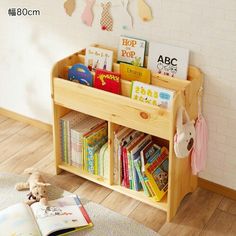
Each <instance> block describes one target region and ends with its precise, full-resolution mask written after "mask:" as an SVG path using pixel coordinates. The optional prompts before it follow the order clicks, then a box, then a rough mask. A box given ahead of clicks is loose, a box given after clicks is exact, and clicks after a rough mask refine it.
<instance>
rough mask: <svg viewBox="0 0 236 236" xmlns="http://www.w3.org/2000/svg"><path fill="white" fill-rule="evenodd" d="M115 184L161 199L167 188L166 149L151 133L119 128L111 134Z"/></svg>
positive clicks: (157, 199)
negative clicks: (113, 134)
mask: <svg viewBox="0 0 236 236" xmlns="http://www.w3.org/2000/svg"><path fill="white" fill-rule="evenodd" d="M114 184H118V185H122V186H124V187H126V188H129V189H132V190H135V191H140V190H143V191H144V194H145V195H146V196H148V197H152V198H153V199H154V200H156V201H160V200H161V199H162V197H163V196H164V195H165V193H166V192H167V189H168V149H167V148H166V147H160V146H159V145H158V144H157V143H156V142H155V141H154V140H153V137H152V136H151V135H147V134H145V133H142V132H139V131H136V130H132V129H130V128H126V127H120V128H119V129H118V130H117V131H116V132H115V137H114Z"/></svg>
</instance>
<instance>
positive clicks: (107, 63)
mask: <svg viewBox="0 0 236 236" xmlns="http://www.w3.org/2000/svg"><path fill="white" fill-rule="evenodd" d="M147 48H149V50H147ZM147 51H148V54H149V55H148V62H147V68H144V61H145V55H146V54H147ZM113 62H117V63H120V71H119V73H118V72H113V71H112V69H113V68H112V67H113ZM188 63H189V50H187V49H184V48H179V47H174V46H170V45H166V44H161V43H155V42H151V43H149V45H148V43H147V41H145V40H141V39H134V38H130V37H125V36H121V37H120V43H119V47H118V56H117V61H115V58H114V52H113V51H112V50H107V49H103V48H98V47H88V48H86V55H85V64H84V65H83V64H80V63H79V64H75V65H73V66H71V67H70V68H69V70H68V78H69V80H71V81H75V82H79V83H81V84H84V85H87V86H92V87H95V88H97V89H102V90H104V91H108V92H112V93H115V94H122V91H121V79H122V80H127V81H130V82H131V83H132V86H131V93H130V97H131V98H132V99H135V100H138V101H141V102H145V103H149V104H151V105H155V106H160V107H163V108H170V106H171V103H172V100H173V97H174V94H175V91H174V90H170V89H166V88H162V87H158V86H154V85H152V75H155V74H162V75H167V76H169V77H176V78H179V79H187V71H188Z"/></svg>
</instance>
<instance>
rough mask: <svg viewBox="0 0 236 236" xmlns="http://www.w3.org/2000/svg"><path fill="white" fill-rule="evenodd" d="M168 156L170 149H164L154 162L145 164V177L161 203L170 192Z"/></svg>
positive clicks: (155, 197)
mask: <svg viewBox="0 0 236 236" xmlns="http://www.w3.org/2000/svg"><path fill="white" fill-rule="evenodd" d="M168 156H169V152H168V149H167V148H166V147H162V148H161V153H160V155H158V157H157V158H156V159H155V160H153V162H151V163H148V162H147V163H146V164H145V175H146V176H147V178H148V181H149V184H150V186H151V189H152V191H153V192H154V194H155V195H154V197H153V198H154V199H155V200H156V201H160V200H161V199H162V197H163V196H164V195H165V193H166V192H167V190H168Z"/></svg>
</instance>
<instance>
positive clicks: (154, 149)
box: [140, 141, 161, 173]
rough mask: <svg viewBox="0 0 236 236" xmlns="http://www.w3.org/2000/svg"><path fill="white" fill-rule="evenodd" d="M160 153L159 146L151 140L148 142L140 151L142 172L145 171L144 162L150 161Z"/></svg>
mask: <svg viewBox="0 0 236 236" xmlns="http://www.w3.org/2000/svg"><path fill="white" fill-rule="evenodd" d="M160 153H161V148H160V147H159V146H158V145H157V144H155V143H154V142H153V141H152V142H149V143H148V144H147V145H146V146H145V147H144V148H143V149H142V150H141V152H140V156H141V163H142V172H143V173H144V172H145V168H144V166H145V164H146V163H147V162H148V163H152V162H153V160H154V159H156V158H157V157H158V156H159V155H160Z"/></svg>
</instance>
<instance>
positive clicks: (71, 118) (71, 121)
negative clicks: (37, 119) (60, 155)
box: [61, 111, 89, 164]
mask: <svg viewBox="0 0 236 236" xmlns="http://www.w3.org/2000/svg"><path fill="white" fill-rule="evenodd" d="M88 117H89V116H88V115H86V114H83V113H80V112H77V111H71V112H69V113H68V114H66V115H65V116H63V117H62V118H61V119H62V120H64V121H65V124H66V134H64V137H65V139H66V141H65V142H66V143H67V163H68V164H71V137H70V135H71V134H70V130H71V128H72V127H74V126H75V125H78V124H79V123H80V122H82V121H83V120H85V119H86V118H88Z"/></svg>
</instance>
